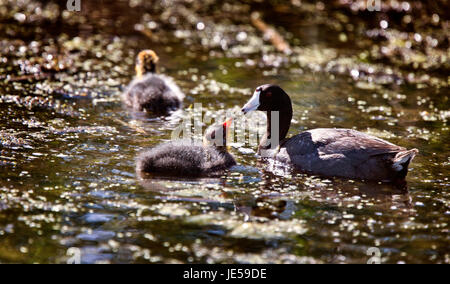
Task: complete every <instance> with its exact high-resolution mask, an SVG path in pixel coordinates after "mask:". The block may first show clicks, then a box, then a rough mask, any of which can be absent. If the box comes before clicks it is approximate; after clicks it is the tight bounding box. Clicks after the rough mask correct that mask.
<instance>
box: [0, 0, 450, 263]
mask: <svg viewBox="0 0 450 284" xmlns="http://www.w3.org/2000/svg"><path fill="white" fill-rule="evenodd" d="M169 2H170V3H169ZM298 2H300V1H291V3H290V4H277V5H276V6H272V4H270V3H266V2H264V3H252V2H251V1H248V2H246V3H247V4H243V3H241V2H238V1H227V2H223V3H220V4H217V3H212V4H204V5H203V6H199V5H198V4H196V2H193V3H191V4H189V5H188V4H186V3H185V2H184V1H175V3H172V1H162V2H161V3H160V1H157V3H153V2H147V1H125V0H122V1H101V2H99V3H97V2H96V3H95V5H94V4H93V3H94V2H92V3H90V2H88V1H86V3H85V2H83V4H86V6H85V8H83V9H86V10H83V11H82V12H80V13H78V14H71V13H68V12H67V11H66V12H63V13H61V14H59V13H58V11H60V10H59V7H58V6H55V4H52V2H50V1H42V3H41V2H38V1H31V0H29V1H20V2H17V1H3V2H1V3H0V8H2V9H0V50H2V52H1V53H0V262H2V263H3V262H28V263H31V262H43V263H48V262H58V263H59V262H66V261H67V260H68V257H69V256H68V254H67V251H68V250H69V248H79V249H80V252H81V261H82V262H84V263H94V262H106V263H148V262H154V263H186V262H195V263H196V262H207V263H236V262H240V263H265V262H271V263H321V262H333V263H341V262H344V263H349V262H350V263H351V262H356V263H366V262H367V261H368V256H367V254H366V252H367V249H369V248H371V247H378V248H380V250H381V254H382V260H383V261H384V262H389V263H397V262H406V263H409V262H423V263H449V262H450V256H449V250H448V247H449V243H450V239H449V234H448V226H449V225H448V224H449V218H450V205H449V200H450V197H449V192H448V189H449V180H448V178H449V174H448V173H449V171H448V167H449V162H450V160H449V156H450V148H449V147H448V143H447V141H448V139H449V138H450V137H449V130H448V125H447V123H448V122H447V121H448V117H449V104H448V91H447V90H448V82H447V79H448V78H447V77H446V74H448V60H447V59H448V39H447V40H446V39H445V37H446V36H448V30H446V29H444V28H443V27H444V25H445V21H446V20H445V19H444V17H442V16H441V17H439V15H438V12H436V11H433V10H432V8H430V7H426V8H423V9H422V10H417V9H419V8H417V7H416V6H415V5H416V4H411V7H410V9H411V10H408V11H406V12H405V11H398V10H396V8H395V7H394V8H393V7H387V8H386V9H391V10H390V15H391V14H392V15H391V17H392V18H389V29H382V28H380V25H379V21H380V19H379V18H378V16H377V15H378V14H374V15H373V16H371V17H368V18H367V17H366V16H367V15H365V16H364V17H363V16H361V15H360V14H358V13H356V14H353V13H352V12H349V11H350V10H349V7H347V6H345V4H341V3H340V4H336V5H338V6H336V7H328V6H325V5H319V4H317V3H313V2H309V1H301V3H302V4H301V5H300V6H299V5H298ZM438 2H439V1H438ZM439 3H440V2H439ZM169 4H170V5H169ZM38 7H39V9H37V8H38ZM30 11H34V13H31V12H30ZM254 11H262V12H263V13H262V19H263V20H265V21H266V22H267V23H268V24H269V25H273V26H275V27H276V28H277V30H278V32H279V33H280V35H281V36H283V37H284V38H285V40H286V41H287V42H288V43H289V44H290V48H291V50H292V53H291V55H289V56H286V55H285V54H283V53H280V52H278V51H277V50H276V49H275V48H274V46H272V43H271V41H270V40H269V41H266V40H264V38H263V37H262V33H261V31H259V30H258V28H257V27H255V26H254V24H252V21H251V19H250V18H249V15H250V14H251V12H254ZM265 11H270V13H273V14H274V15H275V16H273V17H269V16H267V15H268V13H269V12H265ZM435 15H436V16H435ZM369 16H370V15H369ZM407 16H409V17H411V18H412V19H415V17H418V16H420V19H421V21H425V22H426V23H428V24H429V26H430V27H431V28H430V29H422V28H421V26H420V25H419V24H417V23H418V22H419V21H413V22H410V23H406V22H404V21H407V20H408V19H409V18H408V17H407ZM405 17H406V18H405ZM427 21H429V22H427ZM200 23H201V24H200ZM358 27H364V31H370V32H364V31H362V30H360V29H359V28H358ZM401 31H408V32H404V33H401ZM409 31H414V32H409ZM416 34H417V35H416ZM419 39H420V40H419ZM436 42H437V43H436ZM143 47H145V48H153V49H155V50H156V51H157V53H158V55H159V56H160V59H161V65H162V67H163V68H162V69H161V72H164V73H165V74H167V75H169V76H172V77H173V78H174V79H175V81H176V82H177V84H179V86H180V87H181V88H182V90H183V92H184V93H186V94H187V98H186V100H185V102H184V104H185V107H186V108H189V107H190V105H191V104H194V103H202V105H203V107H204V111H205V112H208V113H211V114H213V116H214V115H215V116H217V117H218V116H220V115H221V114H224V113H225V111H226V110H227V109H231V108H235V107H240V106H242V105H243V104H244V103H245V102H246V101H247V100H248V98H249V97H248V96H249V95H251V90H252V89H253V88H254V87H256V86H258V85H260V84H262V83H276V84H280V85H282V86H283V88H284V89H285V90H286V91H287V92H288V93H289V94H290V96H291V98H292V101H293V106H294V121H293V125H292V127H291V130H290V131H291V132H290V134H291V135H292V134H296V133H298V132H300V131H301V130H304V129H311V128H317V127H345V128H355V129H358V130H361V131H365V132H367V133H370V134H373V135H376V136H378V137H381V138H384V139H387V140H389V141H391V142H393V143H395V144H398V145H401V146H404V147H406V148H418V149H419V150H420V154H419V155H418V156H417V157H416V158H415V160H414V161H413V163H412V164H411V167H410V172H409V175H408V178H407V184H398V185H391V184H378V183H365V182H361V181H348V180H343V179H325V178H320V177H315V176H308V175H303V174H298V173H292V172H290V171H286V170H284V169H281V170H280V171H266V170H265V168H264V167H263V166H262V165H261V164H260V163H258V160H257V159H256V158H255V156H254V155H255V152H254V151H252V150H255V149H251V148H252V147H251V146H249V145H240V144H232V149H231V152H232V154H233V156H234V157H235V158H236V160H237V161H238V164H239V165H238V166H236V167H233V168H232V169H231V170H230V171H228V172H227V173H226V174H224V175H223V176H222V177H219V178H214V179H173V178H162V177H158V178H155V179H151V180H142V179H139V178H138V177H136V176H135V157H136V156H137V154H138V153H139V152H141V151H142V150H143V149H145V148H148V147H151V146H153V145H156V144H159V143H163V142H165V141H168V140H169V139H170V137H171V132H172V130H174V129H175V128H176V127H177V126H178V125H179V123H180V121H181V120H182V119H183V115H185V114H184V113H183V112H177V113H175V114H173V115H172V116H171V117H166V118H148V117H144V116H141V115H139V114H135V113H129V112H127V111H126V110H125V109H124V108H123V107H122V105H121V102H120V94H121V92H122V90H123V89H124V88H125V86H126V84H127V83H128V82H129V81H130V80H131V79H132V77H133V74H134V73H133V64H134V58H135V55H136V53H137V52H138V51H139V50H140V49H142V48H143ZM446 52H447V53H446ZM446 54H447V55H446ZM446 56H447V57H446ZM446 58H447V59H446Z"/></svg>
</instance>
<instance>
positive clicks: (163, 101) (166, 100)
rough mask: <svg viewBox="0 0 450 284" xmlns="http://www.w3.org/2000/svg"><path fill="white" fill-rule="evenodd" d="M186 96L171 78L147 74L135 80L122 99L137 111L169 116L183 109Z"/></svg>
mask: <svg viewBox="0 0 450 284" xmlns="http://www.w3.org/2000/svg"><path fill="white" fill-rule="evenodd" d="M183 98H184V94H183V93H182V92H181V91H180V89H179V88H178V87H177V86H176V85H175V83H174V82H173V81H172V79H171V78H169V77H167V76H164V75H160V74H147V75H145V76H144V77H142V78H140V79H135V80H133V81H132V82H131V83H130V85H129V86H128V88H127V89H126V91H125V92H124V93H123V96H122V99H123V101H124V102H125V104H126V105H127V106H128V107H130V108H132V109H133V110H135V111H146V112H149V113H153V114H168V113H170V112H171V111H174V110H177V109H179V108H180V107H181V102H182V100H183Z"/></svg>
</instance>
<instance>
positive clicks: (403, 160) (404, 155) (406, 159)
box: [392, 149, 419, 177]
mask: <svg viewBox="0 0 450 284" xmlns="http://www.w3.org/2000/svg"><path fill="white" fill-rule="evenodd" d="M418 153H419V150H417V149H411V150H406V151H401V152H398V153H397V155H395V157H394V159H393V160H392V168H393V169H394V170H395V171H397V172H398V175H399V177H405V176H406V174H407V173H408V166H409V163H410V162H411V161H412V159H414V157H415V156H416V155H417V154H418Z"/></svg>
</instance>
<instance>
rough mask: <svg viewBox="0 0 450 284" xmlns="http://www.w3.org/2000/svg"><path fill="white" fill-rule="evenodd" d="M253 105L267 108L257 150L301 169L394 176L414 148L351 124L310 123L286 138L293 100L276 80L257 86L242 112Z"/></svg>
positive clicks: (387, 178)
mask: <svg viewBox="0 0 450 284" xmlns="http://www.w3.org/2000/svg"><path fill="white" fill-rule="evenodd" d="M253 110H260V111H265V112H267V131H266V134H265V136H264V137H263V139H262V140H261V143H260V145H259V148H258V152H259V153H260V154H261V156H262V157H266V158H267V157H269V158H270V159H274V160H275V161H277V162H278V163H281V164H282V165H289V166H293V167H294V168H295V169H297V170H300V171H303V172H307V173H311V174H317V175H322V176H329V177H331V176H336V177H345V178H355V179H363V180H374V181H389V182H396V181H399V180H402V179H404V178H405V177H406V174H407V173H408V166H409V163H410V162H411V160H412V159H413V158H414V157H415V155H416V154H417V153H418V152H419V151H418V150H417V149H412V150H407V149H406V148H403V147H400V146H397V145H394V144H392V143H390V142H387V141H385V140H382V139H380V138H377V137H374V136H371V135H367V134H364V133H362V132H359V131H355V130H352V129H336V128H319V129H312V130H308V131H304V132H302V133H300V134H298V135H295V136H293V137H291V138H289V139H286V134H287V133H288V130H289V127H290V124H291V119H292V104H291V99H290V98H289V96H288V95H287V94H286V92H285V91H284V90H283V89H281V88H280V87H279V86H276V85H270V84H267V85H262V86H259V87H258V88H256V91H255V92H254V94H253V97H252V98H251V99H250V101H249V102H248V103H247V104H246V105H245V106H244V107H243V108H242V111H243V112H244V113H248V112H250V111H253ZM273 112H275V113H273ZM277 113H278V116H279V117H278V119H277V120H278V122H276V121H275V118H274V121H275V123H273V124H274V125H272V122H273V121H272V116H274V115H277ZM272 128H274V129H273V131H272ZM271 135H272V136H271ZM277 136H278V139H276V137H277ZM277 141H279V143H277ZM272 144H273V145H272Z"/></svg>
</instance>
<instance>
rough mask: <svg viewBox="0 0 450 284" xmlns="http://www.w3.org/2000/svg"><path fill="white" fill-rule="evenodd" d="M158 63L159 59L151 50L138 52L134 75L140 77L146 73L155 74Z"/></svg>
mask: <svg viewBox="0 0 450 284" xmlns="http://www.w3.org/2000/svg"><path fill="white" fill-rule="evenodd" d="M158 61H159V57H158V55H156V53H155V52H154V51H153V50H150V49H146V50H143V51H141V52H139V54H138V56H137V57H136V75H137V76H138V77H141V76H142V75H144V74H146V73H155V72H156V63H158Z"/></svg>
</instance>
